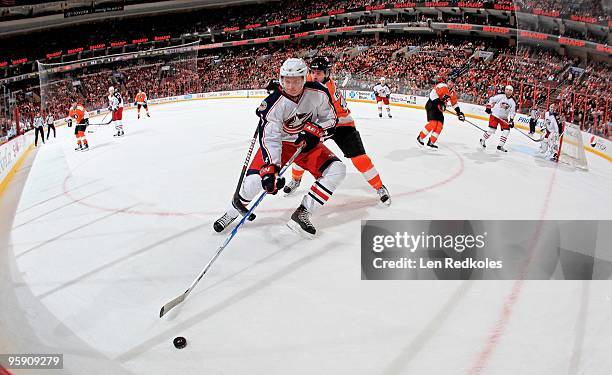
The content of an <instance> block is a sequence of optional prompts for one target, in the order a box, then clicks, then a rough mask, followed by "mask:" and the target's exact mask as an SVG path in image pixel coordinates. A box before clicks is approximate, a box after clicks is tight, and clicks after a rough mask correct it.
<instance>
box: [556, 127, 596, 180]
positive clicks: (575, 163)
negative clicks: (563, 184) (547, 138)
mask: <svg viewBox="0 0 612 375" xmlns="http://www.w3.org/2000/svg"><path fill="white" fill-rule="evenodd" d="M558 147H559V150H558V152H557V155H558V156H557V161H558V162H559V163H562V164H566V165H569V166H571V167H573V168H577V169H582V170H588V169H589V167H588V163H587V158H586V152H585V151H584V146H583V142H582V132H581V131H580V127H579V126H578V125H575V124H572V123H569V122H566V123H565V128H564V130H563V135H561V137H560V140H559V146H558Z"/></svg>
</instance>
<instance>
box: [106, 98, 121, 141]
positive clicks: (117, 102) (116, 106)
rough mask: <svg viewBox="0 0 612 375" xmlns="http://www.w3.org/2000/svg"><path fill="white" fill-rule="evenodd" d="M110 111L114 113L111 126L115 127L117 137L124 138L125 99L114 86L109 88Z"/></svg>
mask: <svg viewBox="0 0 612 375" xmlns="http://www.w3.org/2000/svg"><path fill="white" fill-rule="evenodd" d="M108 110H109V111H111V112H112V116H113V117H112V120H111V124H114V125H115V129H116V130H117V133H116V134H115V135H114V136H115V137H122V136H123V135H124V134H125V133H124V132H123V98H122V97H121V93H120V92H119V91H117V90H115V88H114V87H113V86H111V87H109V88H108Z"/></svg>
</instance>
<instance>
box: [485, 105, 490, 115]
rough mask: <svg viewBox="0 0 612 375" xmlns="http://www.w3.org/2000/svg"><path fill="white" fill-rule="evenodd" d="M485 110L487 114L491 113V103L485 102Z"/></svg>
mask: <svg viewBox="0 0 612 375" xmlns="http://www.w3.org/2000/svg"><path fill="white" fill-rule="evenodd" d="M485 112H486V113H487V114H489V115H490V114H491V104H487V108H486V109H485Z"/></svg>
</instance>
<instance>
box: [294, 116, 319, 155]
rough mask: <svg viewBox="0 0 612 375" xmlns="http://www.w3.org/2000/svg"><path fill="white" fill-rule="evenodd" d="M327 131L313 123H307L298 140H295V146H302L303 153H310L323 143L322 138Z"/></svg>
mask: <svg viewBox="0 0 612 375" xmlns="http://www.w3.org/2000/svg"><path fill="white" fill-rule="evenodd" d="M324 133H325V131H324V130H323V128H321V127H320V126H319V125H317V124H313V123H312V122H307V123H306V124H304V128H303V129H302V131H301V132H300V133H299V134H298V137H297V139H296V140H295V142H294V143H295V144H296V145H299V144H302V145H303V148H302V152H308V151H310V150H312V149H313V148H315V147H317V145H318V144H319V142H321V137H322V136H323V135H324Z"/></svg>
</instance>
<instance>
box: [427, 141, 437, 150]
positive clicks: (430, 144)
mask: <svg viewBox="0 0 612 375" xmlns="http://www.w3.org/2000/svg"><path fill="white" fill-rule="evenodd" d="M427 146H428V147H429V148H430V149H432V150H438V146H437V145H435V144H433V143H431V139H430V140H428V141H427Z"/></svg>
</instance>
